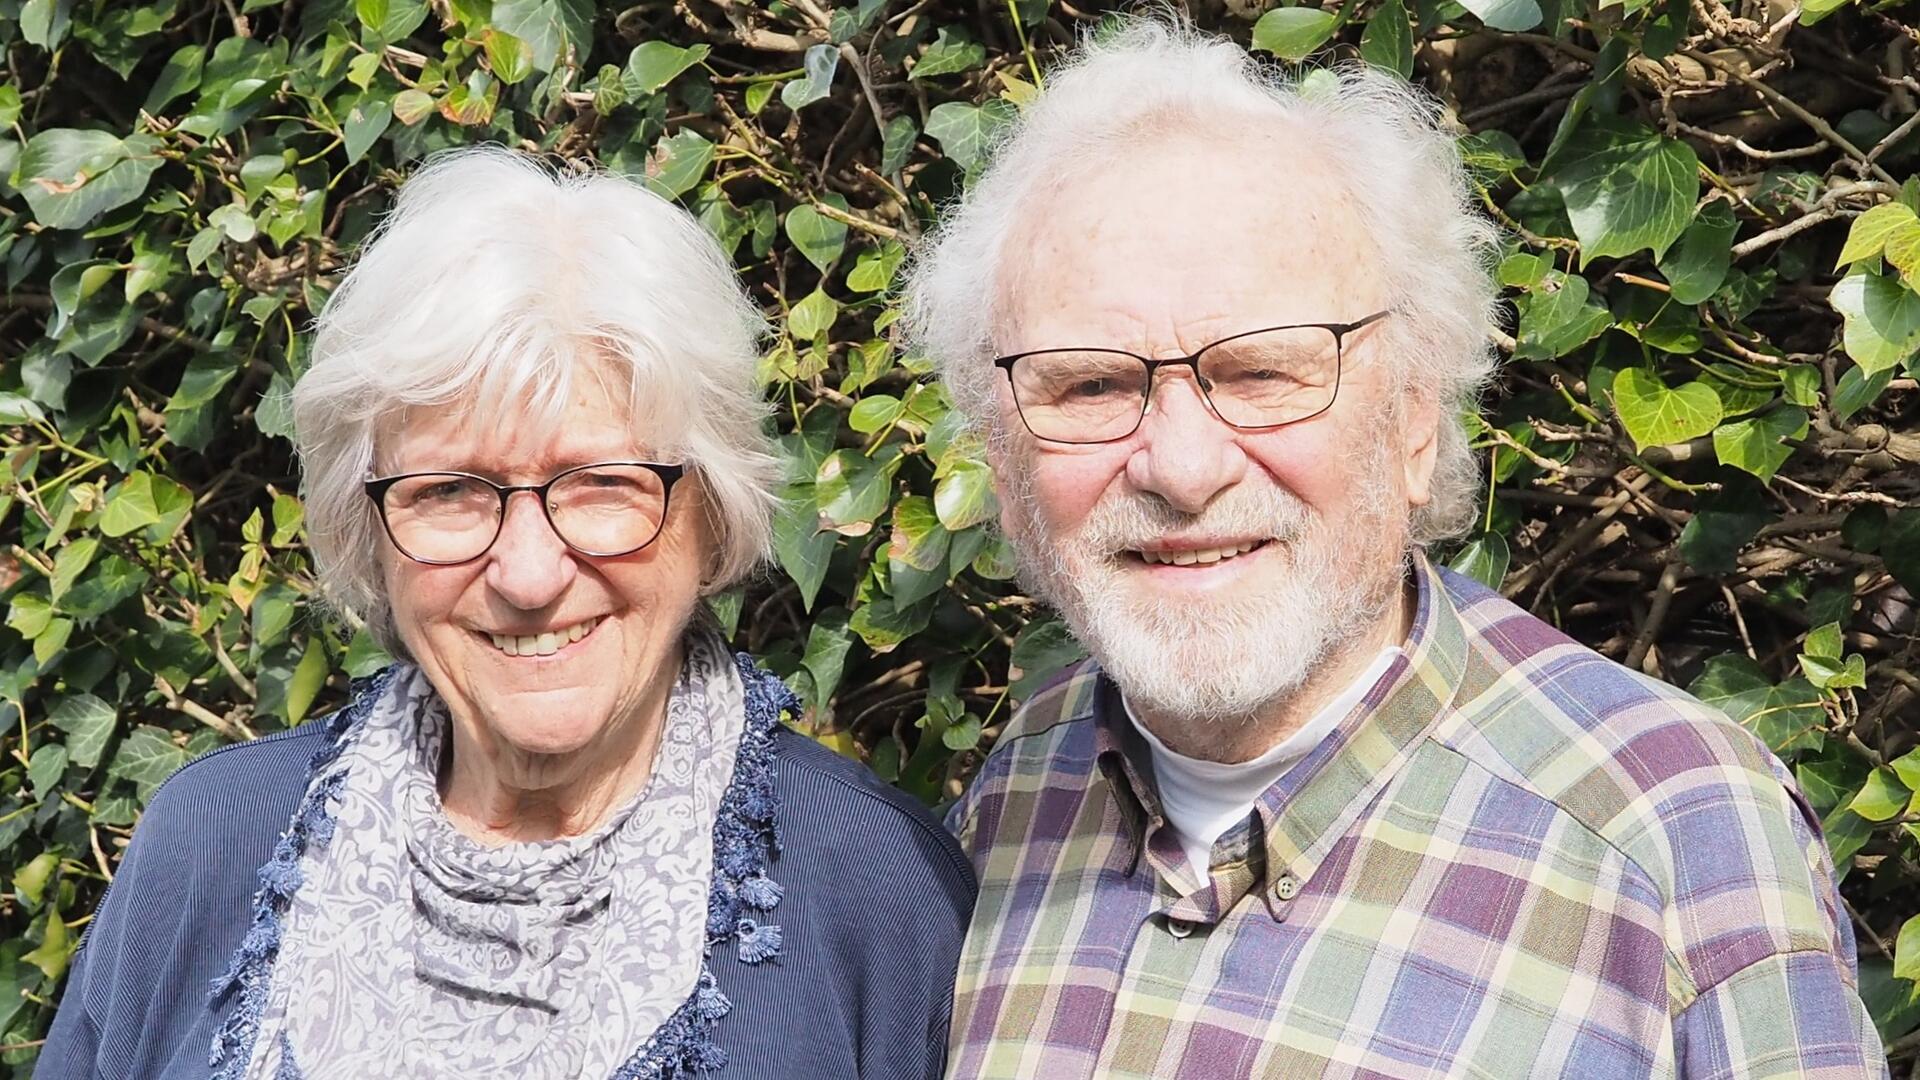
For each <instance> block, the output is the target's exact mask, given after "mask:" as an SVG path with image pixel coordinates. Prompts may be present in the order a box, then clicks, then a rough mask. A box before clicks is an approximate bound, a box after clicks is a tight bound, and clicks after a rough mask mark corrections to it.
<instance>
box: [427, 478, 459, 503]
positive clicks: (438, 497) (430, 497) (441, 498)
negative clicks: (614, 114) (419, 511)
mask: <svg viewBox="0 0 1920 1080" xmlns="http://www.w3.org/2000/svg"><path fill="white" fill-rule="evenodd" d="M466 495H467V485H465V484H463V483H461V482H460V481H458V480H442V481H440V482H439V483H437V484H429V485H427V486H426V487H425V488H424V489H422V490H421V491H420V493H419V494H417V495H415V496H414V498H415V499H418V500H420V501H421V502H451V501H453V500H456V499H460V498H464V497H465V496H466Z"/></svg>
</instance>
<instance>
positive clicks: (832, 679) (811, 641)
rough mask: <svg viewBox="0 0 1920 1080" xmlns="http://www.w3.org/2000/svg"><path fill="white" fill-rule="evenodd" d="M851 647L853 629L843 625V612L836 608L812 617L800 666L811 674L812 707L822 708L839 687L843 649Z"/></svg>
mask: <svg viewBox="0 0 1920 1080" xmlns="http://www.w3.org/2000/svg"><path fill="white" fill-rule="evenodd" d="M852 649H853V633H852V631H850V630H848V629H847V613H846V611H844V610H842V609H840V608H833V609H831V610H829V611H823V612H820V613H819V614H817V615H815V616H814V617H813V622H812V624H811V625H810V626H809V627H808V628H807V649H806V653H805V654H804V655H803V656H802V657H801V660H800V666H801V667H804V668H806V669H807V674H809V675H811V676H813V702H812V704H813V707H814V709H815V710H816V711H818V710H821V709H824V708H825V707H826V704H827V702H829V701H831V700H832V699H833V694H834V691H836V690H838V689H839V688H840V678H841V675H842V673H843V672H844V671H845V670H846V665H847V653H849V652H851V651H852Z"/></svg>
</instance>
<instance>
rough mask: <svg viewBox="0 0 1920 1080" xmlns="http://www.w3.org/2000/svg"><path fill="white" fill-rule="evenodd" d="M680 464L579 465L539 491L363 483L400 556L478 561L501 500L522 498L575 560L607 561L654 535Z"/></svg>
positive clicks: (493, 533) (421, 478)
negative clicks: (530, 499) (534, 502)
mask: <svg viewBox="0 0 1920 1080" xmlns="http://www.w3.org/2000/svg"><path fill="white" fill-rule="evenodd" d="M685 472H686V467H685V466H683V465H659V464H656V463H654V462H650V461H604V462H601V463H599V464H597V465H582V466H579V467H578V468H573V469H568V470H567V471H566V472H563V473H561V474H560V475H558V476H556V477H554V478H553V479H551V480H548V481H547V482H546V483H544V484H533V485H519V486H510V485H505V484H496V483H494V482H493V481H491V480H488V479H486V478H485V477H482V476H474V475H473V474H471V473H461V472H422V473H407V474H405V475H402V476H386V477H381V478H379V479H374V480H368V481H367V482H366V491H367V497H368V498H370V499H372V500H373V503H374V505H375V506H377V507H379V508H380V523H381V525H382V526H384V527H385V528H386V530H387V538H388V539H390V540H392V541H393V546H394V547H396V548H398V549H400V553H401V554H402V555H405V556H406V557H407V558H409V559H412V560H413V561H415V562H421V563H428V564H431V565H434V566H446V565H452V564H454V563H463V562H468V561H471V560H473V559H477V558H479V557H480V556H482V555H485V554H486V553H487V551H488V550H489V549H490V548H492V547H493V543H494V541H495V540H498V539H499V538H500V526H501V524H502V523H503V522H504V521H505V520H506V517H507V499H509V498H510V497H512V496H513V494H514V493H515V492H519V491H527V492H531V493H533V496H534V497H535V498H536V499H538V500H539V501H540V508H541V510H542V511H543V512H544V513H545V514H546V515H547V523H548V524H549V525H551V526H553V531H554V534H555V535H557V536H559V537H560V539H561V541H562V542H563V543H565V544H566V545H567V546H568V547H570V548H572V549H573V550H575V551H577V552H579V553H580V554H582V555H591V556H594V557H596V558H611V557H613V556H616V555H629V554H632V553H633V552H636V551H639V550H640V549H641V548H643V547H646V546H647V545H648V544H651V543H653V541H654V539H655V538H656V537H658V536H659V535H660V528H661V525H662V524H663V523H664V522H665V521H666V519H667V496H668V494H669V493H670V492H671V491H672V490H673V485H674V482H675V481H677V480H679V479H680V477H681V476H682V475H684V474H685Z"/></svg>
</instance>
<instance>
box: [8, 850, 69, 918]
mask: <svg viewBox="0 0 1920 1080" xmlns="http://www.w3.org/2000/svg"><path fill="white" fill-rule="evenodd" d="M59 868H60V856H58V855H55V854H54V853H53V852H51V851H43V852H41V853H40V854H38V855H35V856H34V857H33V858H31V859H28V860H27V864H26V865H25V866H22V867H21V868H20V869H19V870H17V871H15V872H14V875H13V888H14V891H15V892H17V893H19V894H20V895H21V896H24V897H26V899H27V903H29V904H32V905H34V906H35V907H38V906H39V905H40V902H41V901H42V900H44V899H45V898H46V895H47V885H48V884H49V883H50V882H52V881H53V872H54V871H55V870H58V869H59Z"/></svg>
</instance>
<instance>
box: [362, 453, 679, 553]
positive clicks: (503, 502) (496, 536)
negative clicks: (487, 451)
mask: <svg viewBox="0 0 1920 1080" xmlns="http://www.w3.org/2000/svg"><path fill="white" fill-rule="evenodd" d="M609 465H625V466H632V467H637V468H642V469H646V470H647V471H648V472H651V473H653V474H654V475H655V476H658V477H659V478H660V485H661V490H660V524H659V525H657V526H655V527H654V530H653V535H651V536H649V537H647V538H646V539H645V540H643V541H641V542H640V543H638V544H636V545H634V546H633V547H630V548H628V549H626V550H625V551H589V550H587V549H586V548H583V547H581V546H580V545H578V544H576V543H574V542H573V541H571V540H569V539H567V534H566V533H565V532H562V531H561V529H560V525H559V523H558V522H556V521H554V520H553V504H552V503H550V502H548V501H547V495H548V494H549V493H550V492H551V491H552V490H553V485H555V484H557V483H559V482H560V481H562V480H565V479H566V478H567V477H569V476H572V475H574V474H575V473H583V472H586V471H587V470H589V469H604V468H606V467H607V466H609ZM686 473H687V467H686V466H685V465H664V464H661V463H660V462H657V461H596V462H594V463H593V464H591V465H576V466H574V467H573V468H571V469H567V470H565V471H563V472H560V473H558V474H556V475H555V476H553V477H552V478H550V479H548V481H547V482H546V483H544V484H496V483H494V482H493V481H491V480H489V479H487V478H486V477H484V476H476V475H474V474H473V473H469V472H460V471H458V470H455V469H427V470H425V471H423V472H412V473H400V474H398V475H395V476H381V477H370V478H368V479H367V480H366V481H365V482H364V483H363V484H362V487H363V488H364V490H365V491H366V493H367V497H368V498H370V499H372V500H373V508H374V513H375V515H376V516H378V517H379V518H380V528H381V530H382V531H383V532H385V533H386V534H387V541H388V542H389V543H391V544H392V545H393V549H394V550H395V551H398V552H399V553H400V554H402V555H405V556H406V557H407V558H409V559H412V560H413V561H414V562H417V563H420V564H422V565H424V566H459V565H461V564H462V563H470V562H472V561H473V560H475V559H478V558H480V557H481V556H483V555H485V554H486V553H487V552H489V551H492V550H493V545H495V544H497V543H499V542H500V530H502V529H504V528H506V525H507V500H508V499H510V498H512V497H513V496H514V495H515V494H517V493H518V492H522V491H526V492H531V493H532V494H533V495H534V496H535V497H536V498H537V499H538V500H539V503H540V512H541V513H542V514H543V515H545V516H546V519H547V527H548V528H550V529H552V530H553V535H555V536H557V537H559V538H560V542H561V543H563V544H565V545H567V548H568V550H570V551H576V552H578V553H580V554H582V555H585V556H587V557H588V558H592V559H617V558H619V557H620V556H622V555H631V554H633V553H634V552H636V551H639V550H641V549H642V548H644V547H646V546H647V545H648V544H651V543H653V542H654V541H655V540H658V539H660V532H661V530H662V529H665V528H666V524H667V510H668V508H669V507H670V506H671V505H672V503H673V485H674V484H676V483H678V482H679V481H680V478H681V477H683V476H685V475H686ZM421 476H457V477H460V478H461V479H463V480H478V481H479V482H480V483H482V484H485V485H486V486H488V487H490V488H492V489H493V491H494V494H495V495H498V496H499V497H500V512H499V513H498V514H496V515H495V516H494V519H493V536H492V537H491V538H489V539H488V540H487V543H486V546H485V547H483V548H481V549H480V550H479V551H476V552H474V553H473V554H472V555H469V556H467V557H466V558H464V559H423V558H421V557H420V556H418V555H415V554H414V553H413V552H411V551H408V550H407V546H406V545H405V544H402V543H401V542H400V538H399V537H397V536H394V535H393V526H392V524H390V523H389V522H388V521H387V491H388V489H389V488H391V487H393V485H395V484H397V483H399V482H400V481H402V480H412V479H415V478H416V477H421Z"/></svg>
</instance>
